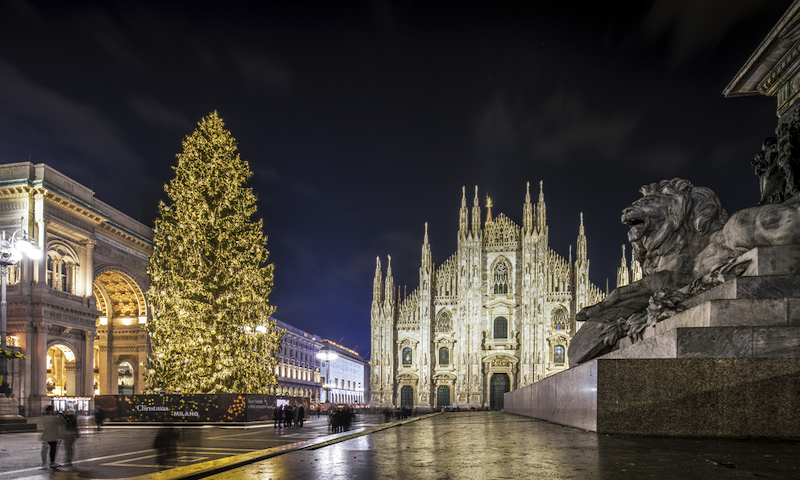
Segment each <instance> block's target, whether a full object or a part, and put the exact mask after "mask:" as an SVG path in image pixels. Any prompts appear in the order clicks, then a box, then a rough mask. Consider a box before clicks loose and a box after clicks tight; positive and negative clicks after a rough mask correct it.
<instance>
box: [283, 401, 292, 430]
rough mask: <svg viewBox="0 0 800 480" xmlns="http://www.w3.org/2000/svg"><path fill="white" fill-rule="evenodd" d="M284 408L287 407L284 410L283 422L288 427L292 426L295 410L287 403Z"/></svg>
mask: <svg viewBox="0 0 800 480" xmlns="http://www.w3.org/2000/svg"><path fill="white" fill-rule="evenodd" d="M284 408H285V409H284V411H283V418H284V422H283V424H284V425H285V426H286V428H292V420H293V419H294V412H292V406H291V405H286V406H285V407H284Z"/></svg>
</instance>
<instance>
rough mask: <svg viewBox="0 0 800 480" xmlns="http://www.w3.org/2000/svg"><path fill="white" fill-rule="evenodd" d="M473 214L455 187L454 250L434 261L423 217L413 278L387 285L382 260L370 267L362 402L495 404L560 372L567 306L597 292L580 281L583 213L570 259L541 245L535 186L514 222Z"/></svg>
mask: <svg viewBox="0 0 800 480" xmlns="http://www.w3.org/2000/svg"><path fill="white" fill-rule="evenodd" d="M486 207H487V214H486V220H485V221H483V220H482V216H481V209H480V205H479V201H478V188H477V187H475V197H474V200H473V206H472V212H471V222H470V212H469V210H468V209H467V199H466V191H464V190H462V198H461V209H460V211H459V228H458V234H457V245H458V248H457V250H456V252H455V253H454V254H453V255H452V256H451V257H450V258H448V259H447V260H445V261H444V262H443V263H442V264H441V265H439V266H436V267H434V264H433V260H432V258H431V249H430V244H429V243H428V232H427V224H426V225H425V235H424V240H423V244H422V262H421V266H420V269H419V285H418V287H417V288H416V289H414V291H413V292H412V293H411V294H410V295H408V296H404V298H400V291H399V288H398V289H397V290H395V288H396V287H395V285H394V280H393V278H392V268H391V257H389V265H388V266H387V271H386V276H385V277H383V273H382V271H381V264H380V259H378V262H377V267H376V271H375V280H374V287H373V301H372V311H371V329H372V354H371V361H370V368H371V378H370V391H371V395H370V404H371V405H373V406H380V407H388V406H409V407H422V408H439V407H442V406H451V405H453V404H457V405H458V406H459V407H478V408H502V401H503V393H505V392H507V391H509V390H512V389H515V388H519V387H522V386H524V385H528V384H530V383H533V382H535V381H538V380H540V379H542V378H544V377H546V376H548V375H552V374H554V373H556V372H559V371H562V370H565V369H566V368H567V367H568V365H569V360H568V359H567V348H568V347H569V341H570V339H571V337H572V335H573V334H574V333H575V331H577V329H578V328H579V327H580V325H579V324H577V323H576V321H575V314H576V312H578V311H580V310H581V309H582V308H584V307H586V306H589V305H593V304H595V303H597V302H598V301H600V300H601V299H602V297H603V295H602V293H601V291H600V289H599V288H597V287H596V286H595V285H593V284H592V283H591V282H590V281H589V259H588V258H587V253H586V236H585V235H584V227H583V215H582V214H581V219H580V226H579V229H578V238H577V249H576V252H575V255H576V258H575V261H574V262H573V260H572V250H571V247H570V254H569V257H570V258H569V259H568V260H565V259H564V258H563V257H561V256H560V255H558V254H557V253H556V252H555V251H553V250H552V249H551V248H550V247H549V244H548V226H547V219H546V208H545V201H544V193H543V189H542V185H541V183H540V190H539V200H538V203H536V204H533V203H531V197H530V184H528V191H527V193H526V196H525V203H524V205H523V221H522V226H521V227H520V226H518V225H517V224H515V223H514V222H513V221H512V220H511V219H509V218H508V217H506V216H505V215H504V214H502V213H501V214H499V215H498V216H497V217H493V216H492V210H491V208H492V204H491V200H490V199H487V205H486Z"/></svg>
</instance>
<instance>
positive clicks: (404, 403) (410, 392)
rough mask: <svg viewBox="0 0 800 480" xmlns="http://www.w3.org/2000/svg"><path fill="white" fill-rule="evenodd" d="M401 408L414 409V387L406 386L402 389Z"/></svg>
mask: <svg viewBox="0 0 800 480" xmlns="http://www.w3.org/2000/svg"><path fill="white" fill-rule="evenodd" d="M400 407H402V408H413V407H414V387H411V386H409V385H406V386H405V387H403V388H401V389H400Z"/></svg>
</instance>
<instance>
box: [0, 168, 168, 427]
mask: <svg viewBox="0 0 800 480" xmlns="http://www.w3.org/2000/svg"><path fill="white" fill-rule="evenodd" d="M0 229H2V230H3V231H4V232H5V234H6V236H11V235H13V234H14V233H15V232H19V231H22V232H25V233H26V234H27V235H29V236H31V237H33V239H34V240H35V242H36V244H37V245H38V246H39V248H40V249H41V250H42V252H43V253H44V256H43V258H42V259H41V260H38V261H33V260H30V259H28V258H26V257H23V258H22V260H21V261H20V262H19V263H18V264H17V265H16V266H13V267H9V275H8V280H9V282H8V283H9V285H8V295H7V301H8V309H7V312H8V315H7V330H8V343H9V345H10V346H11V347H12V348H15V349H17V350H19V351H21V352H22V353H23V354H24V355H25V357H26V358H25V359H24V360H13V361H11V362H10V364H11V365H10V370H11V373H10V381H9V383H10V384H11V386H12V388H13V391H14V397H15V402H17V403H18V406H21V407H23V408H24V410H25V412H26V413H27V414H29V415H38V414H40V412H41V411H42V410H43V408H44V407H45V406H46V405H49V404H51V403H52V402H53V401H54V400H60V401H61V403H59V405H62V406H65V405H69V404H65V403H64V402H66V401H71V402H77V403H78V405H79V406H81V407H83V408H86V406H87V405H88V402H89V400H90V399H91V397H93V396H94V395H95V394H100V393H104V394H105V393H110V394H116V393H140V392H141V391H142V389H143V388H144V381H143V378H144V377H143V375H144V371H143V368H142V367H141V365H142V363H143V362H144V361H145V359H146V358H147V353H148V342H147V333H146V330H145V324H146V322H147V318H148V306H147V301H146V299H145V296H144V292H145V291H146V290H147V288H148V287H149V281H148V278H147V265H148V259H149V255H150V254H151V253H152V233H151V230H150V228H149V227H147V226H145V225H143V224H142V223H140V222H138V221H136V220H134V219H132V218H131V217H129V216H127V215H125V214H123V213H121V212H119V211H118V210H116V209H114V208H113V207H111V206H109V205H107V204H105V203H103V202H101V201H100V200H98V199H96V198H95V197H94V192H93V191H91V190H90V189H89V188H87V187H85V186H83V185H80V184H79V183H77V182H75V181H74V180H72V179H70V178H68V177H67V176H65V175H63V174H61V173H59V172H58V171H56V170H54V169H53V168H51V167H49V166H47V165H45V164H32V163H30V162H23V163H13V164H6V165H0ZM70 406H72V407H73V408H74V407H75V406H76V405H74V404H72V405H70Z"/></svg>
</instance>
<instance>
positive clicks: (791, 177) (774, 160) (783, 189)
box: [751, 109, 800, 205]
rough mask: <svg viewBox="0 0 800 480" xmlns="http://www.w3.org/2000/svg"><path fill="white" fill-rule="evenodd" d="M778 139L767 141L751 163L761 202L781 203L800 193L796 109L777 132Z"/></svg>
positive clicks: (798, 116) (799, 137)
mask: <svg viewBox="0 0 800 480" xmlns="http://www.w3.org/2000/svg"><path fill="white" fill-rule="evenodd" d="M775 135H776V137H768V138H767V139H766V140H764V144H763V145H762V147H761V150H762V151H761V152H759V153H758V154H756V156H755V158H754V159H753V161H752V162H751V165H752V166H753V169H754V170H755V174H756V175H757V176H758V180H759V182H758V183H759V187H760V190H761V201H760V202H758V205H767V204H771V203H781V202H784V201H786V200H789V199H790V198H792V197H793V196H795V195H797V194H798V193H800V113H799V112H798V110H797V109H794V110H793V111H792V112H791V113H790V114H789V118H788V119H787V121H785V122H783V123H781V124H779V125H778V128H776V129H775Z"/></svg>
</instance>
